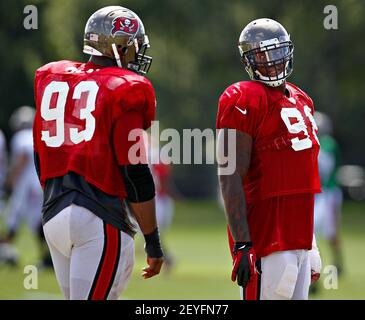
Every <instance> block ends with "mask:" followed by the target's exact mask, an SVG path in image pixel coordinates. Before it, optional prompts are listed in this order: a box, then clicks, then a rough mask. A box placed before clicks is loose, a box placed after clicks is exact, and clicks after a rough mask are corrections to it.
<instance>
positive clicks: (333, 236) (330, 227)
mask: <svg viewBox="0 0 365 320" xmlns="http://www.w3.org/2000/svg"><path fill="white" fill-rule="evenodd" d="M314 118H315V121H316V123H317V126H318V135H319V141H320V144H321V149H320V152H319V155H318V167H319V175H320V179H321V187H322V193H320V194H317V195H316V198H315V206H314V228H315V233H316V235H318V237H320V236H322V237H323V238H324V239H325V240H326V241H328V243H329V245H330V248H331V253H332V260H333V261H332V263H333V264H334V265H335V266H336V267H337V272H338V275H341V274H342V272H343V260H342V251H341V240H340V235H339V233H340V222H341V212H342V200H343V193H342V189H341V188H340V186H339V184H338V181H337V172H338V168H339V166H340V147H339V145H338V143H337V141H336V139H335V138H334V137H333V124H332V120H331V118H330V117H329V116H328V115H327V114H325V113H323V112H319V111H317V112H315V114H314Z"/></svg>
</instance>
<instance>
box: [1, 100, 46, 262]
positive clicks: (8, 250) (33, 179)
mask: <svg viewBox="0 0 365 320" xmlns="http://www.w3.org/2000/svg"><path fill="white" fill-rule="evenodd" d="M34 114H35V109H34V108H32V107H30V106H22V107H20V108H18V109H16V110H15V111H14V112H13V114H12V115H11V117H10V120H9V126H10V128H11V129H12V131H13V132H14V135H13V137H12V138H11V141H10V151H11V154H10V156H11V158H10V163H9V165H10V167H9V171H8V174H7V178H6V182H5V184H6V189H7V190H8V192H9V193H10V198H9V201H8V206H7V209H6V210H7V215H8V216H7V233H6V235H5V237H4V238H3V239H1V245H0V252H2V253H3V260H5V261H6V262H8V263H10V264H17V262H18V254H17V252H16V250H15V248H14V247H13V245H12V243H13V242H14V239H15V237H16V235H17V233H18V230H19V228H20V226H21V224H22V222H24V221H25V222H26V223H27V225H28V227H29V228H30V230H31V231H32V232H33V233H34V234H35V235H36V236H37V238H38V243H39V248H40V255H41V263H40V265H39V266H41V267H51V266H52V261H51V257H50V254H49V250H48V247H47V244H46V242H45V238H44V234H43V230H42V224H41V211H42V201H43V193H42V188H41V186H40V184H39V181H38V177H37V173H36V170H35V167H34V159H33V132H32V125H33V120H34Z"/></svg>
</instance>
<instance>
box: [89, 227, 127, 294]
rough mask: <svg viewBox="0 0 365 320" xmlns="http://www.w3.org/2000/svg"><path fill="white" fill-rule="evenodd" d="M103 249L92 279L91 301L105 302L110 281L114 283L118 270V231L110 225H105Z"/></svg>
mask: <svg viewBox="0 0 365 320" xmlns="http://www.w3.org/2000/svg"><path fill="white" fill-rule="evenodd" d="M104 241H105V243H104V249H103V256H102V261H100V264H99V268H98V271H97V274H96V279H94V285H93V292H92V293H91V296H90V299H91V300H105V299H106V298H107V296H108V294H109V290H110V287H111V283H110V282H111V281H114V274H115V269H116V268H118V257H119V250H120V248H119V230H118V229H117V228H115V227H113V226H112V225H110V224H105V236H104Z"/></svg>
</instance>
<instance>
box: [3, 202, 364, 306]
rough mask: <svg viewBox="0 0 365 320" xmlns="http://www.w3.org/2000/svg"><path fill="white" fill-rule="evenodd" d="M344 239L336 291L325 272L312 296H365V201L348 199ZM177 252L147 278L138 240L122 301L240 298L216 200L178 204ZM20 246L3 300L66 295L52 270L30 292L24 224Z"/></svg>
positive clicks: (173, 244)
mask: <svg viewBox="0 0 365 320" xmlns="http://www.w3.org/2000/svg"><path fill="white" fill-rule="evenodd" d="M342 222H343V224H342V229H341V238H342V241H343V251H344V267H345V270H344V274H343V276H342V277H341V278H340V279H339V282H338V289H337V290H326V289H324V287H323V281H324V279H325V277H326V275H325V274H322V277H321V280H320V281H321V282H320V285H319V292H318V294H317V295H315V296H311V298H313V299H365V268H364V265H365V250H364V245H365V234H364V230H365V205H364V204H360V203H346V204H345V206H344V213H343V219H342ZM163 240H164V242H165V243H166V246H167V248H168V249H169V250H170V251H171V252H172V253H173V254H174V257H175V261H176V264H175V266H174V268H173V269H172V270H171V271H170V272H166V270H164V269H163V270H162V273H161V275H159V276H158V277H155V278H152V279H149V280H143V279H142V277H141V276H140V274H141V269H142V267H143V266H144V265H145V256H144V253H143V241H142V239H141V237H138V238H137V241H136V263H135V268H134V272H133V276H132V278H131V280H130V282H129V285H128V287H127V289H126V290H125V291H124V293H123V295H122V297H121V298H122V299H167V300H170V299H214V300H224V299H238V298H239V291H238V287H237V285H236V284H234V283H232V282H231V281H230V271H231V259H230V256H229V251H228V245H227V239H226V231H225V219H224V215H223V213H222V212H221V210H220V208H219V207H218V206H217V205H216V203H214V202H202V201H189V202H185V203H178V204H177V205H176V212H175V219H174V224H173V226H172V227H171V229H170V230H169V231H168V232H167V233H166V234H165V235H164V238H163ZM16 245H17V247H18V250H19V253H20V255H21V261H20V267H18V268H10V267H4V266H2V267H1V266H0V283H1V285H0V299H62V298H63V297H62V295H61V293H60V290H59V287H58V284H57V282H56V279H55V276H54V273H53V271H42V270H40V271H39V273H38V289H37V290H26V289H24V286H23V281H24V278H25V277H26V275H25V274H24V272H23V268H24V266H25V265H27V264H36V263H37V260H38V255H39V252H38V247H37V243H36V240H35V239H34V237H33V236H32V234H31V233H30V232H29V231H28V230H27V229H26V228H22V230H21V232H20V234H19V236H18V238H17V240H16ZM319 246H320V250H321V254H322V260H323V265H324V266H326V265H328V264H331V262H332V261H331V257H330V252H329V247H328V244H327V243H326V242H324V241H322V240H319Z"/></svg>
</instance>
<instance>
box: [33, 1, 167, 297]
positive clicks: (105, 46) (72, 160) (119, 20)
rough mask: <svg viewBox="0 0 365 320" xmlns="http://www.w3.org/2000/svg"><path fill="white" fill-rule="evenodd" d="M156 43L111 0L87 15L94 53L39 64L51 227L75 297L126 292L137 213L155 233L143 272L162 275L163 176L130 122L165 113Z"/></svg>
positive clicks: (87, 41) (87, 39) (41, 157)
mask: <svg viewBox="0 0 365 320" xmlns="http://www.w3.org/2000/svg"><path fill="white" fill-rule="evenodd" d="M148 47H149V41H148V37H147V35H146V34H145V29H144V26H143V23H142V21H141V19H140V18H139V17H138V16H137V15H136V14H135V13H134V12H133V11H131V10H129V9H126V8H123V7H119V6H110V7H105V8H102V9H100V10H98V11H96V12H95V13H94V14H93V15H91V17H90V18H89V20H88V21H87V23H86V27H85V35H84V53H87V54H89V55H91V58H90V60H89V62H87V63H81V62H75V61H58V62H53V63H49V64H47V65H45V66H43V67H41V68H39V69H38V70H37V72H36V77H35V84H34V89H35V99H36V106H37V111H36V116H35V121H34V126H33V135H34V151H35V162H36V167H37V171H38V175H39V178H40V182H41V184H42V187H43V189H44V204H43V229H44V233H45V236H46V240H47V243H48V246H49V248H50V251H51V255H52V260H53V264H54V267H55V272H56V276H57V280H58V282H59V284H60V287H61V288H62V291H63V294H64V296H65V297H66V299H117V298H118V297H119V295H120V294H121V292H122V290H123V289H124V288H125V286H126V284H127V282H128V280H129V278H130V276H131V273H132V268H133V264H134V240H133V237H134V234H135V232H136V228H135V227H136V225H135V223H133V220H134V218H135V219H136V220H137V222H138V224H139V227H140V229H141V230H142V232H143V234H144V237H145V250H146V254H147V263H148V266H147V267H145V268H144V269H143V274H142V276H143V277H144V278H145V279H147V278H150V277H153V276H155V275H157V274H158V273H159V272H160V269H161V265H162V263H163V252H162V250H161V245H160V240H159V233H158V229H157V224H156V214H155V202H154V197H155V187H154V183H153V178H152V175H151V172H150V170H149V167H148V164H147V161H146V162H145V163H134V160H133V159H132V160H131V157H130V156H129V153H128V151H129V150H130V147H131V146H133V144H135V143H136V142H135V141H129V139H128V135H129V133H130V131H131V130H133V129H140V130H144V129H147V128H148V127H149V126H150V124H151V121H152V120H153V119H154V116H155V104H156V100H155V94H154V90H153V87H152V85H151V83H150V81H149V80H148V79H147V78H146V77H144V76H145V74H146V73H147V71H148V69H149V66H150V64H151V60H152V59H151V57H149V56H146V55H145V52H146V49H147V48H148ZM127 205H128V207H129V209H130V210H126V209H127V208H126V206H127ZM130 212H131V213H132V214H133V215H134V217H132V216H130Z"/></svg>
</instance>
